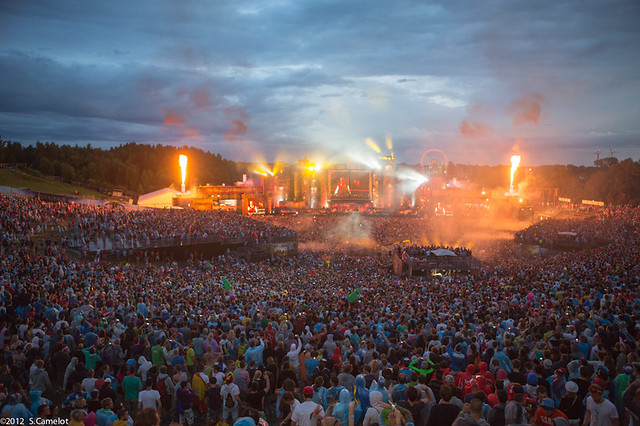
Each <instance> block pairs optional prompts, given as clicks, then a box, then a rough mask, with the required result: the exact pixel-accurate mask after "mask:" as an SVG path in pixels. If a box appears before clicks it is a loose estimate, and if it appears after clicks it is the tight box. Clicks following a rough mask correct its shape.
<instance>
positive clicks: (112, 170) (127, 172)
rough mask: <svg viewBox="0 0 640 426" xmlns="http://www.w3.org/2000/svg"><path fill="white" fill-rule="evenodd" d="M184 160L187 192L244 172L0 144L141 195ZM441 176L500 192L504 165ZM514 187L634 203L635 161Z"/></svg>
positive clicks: (222, 162) (194, 151) (2, 154)
mask: <svg viewBox="0 0 640 426" xmlns="http://www.w3.org/2000/svg"><path fill="white" fill-rule="evenodd" d="M180 154H185V155H187V156H188V158H189V162H188V165H187V169H188V172H187V182H186V185H187V187H189V186H191V185H204V184H211V185H221V184H227V185H230V184H233V183H234V182H237V181H240V180H241V179H242V174H243V173H246V171H247V169H246V167H247V165H246V163H245V164H243V163H239V162H235V161H232V160H228V159H225V158H222V157H221V156H220V155H219V154H212V153H210V152H206V151H203V150H201V149H198V148H193V147H173V146H163V145H145V144H137V143H133V142H132V143H127V144H122V145H120V146H117V147H114V148H111V149H109V150H104V149H100V148H94V147H92V146H91V145H88V146H77V145H76V146H70V145H58V144H56V143H53V142H47V143H41V142H38V143H36V144H35V145H23V144H21V143H19V142H11V141H4V140H1V139H0V163H5V164H7V163H8V164H15V163H18V164H24V165H25V166H26V167H28V168H30V169H32V170H34V171H35V172H36V173H40V174H42V175H43V176H56V177H59V178H62V179H66V180H71V181H74V182H81V183H85V184H88V185H98V186H107V187H111V188H120V189H123V190H126V191H130V192H134V193H138V194H144V193H147V192H151V191H154V190H157V189H160V188H163V187H167V186H171V185H173V186H174V187H175V186H176V185H179V183H180V182H178V177H179V176H180V169H179V165H178V156H179V155H180ZM447 172H448V173H447V174H448V176H449V177H450V179H453V178H455V179H456V180H457V181H458V182H460V183H461V184H463V185H467V186H471V187H474V188H478V189H480V188H484V189H487V190H493V189H498V188H504V187H505V186H506V185H505V176H507V177H508V176H509V166H481V165H463V164H453V163H450V164H449V167H448V170H447ZM515 183H516V184H517V185H518V186H519V188H520V190H522V191H525V192H531V193H533V192H535V191H537V190H540V189H544V188H558V195H559V196H561V197H567V198H571V199H573V200H582V199H589V200H599V201H604V202H606V203H610V204H631V205H639V204H640V161H634V160H633V159H631V158H627V159H624V160H621V161H619V160H618V159H616V158H615V157H607V158H603V159H600V160H598V161H595V162H594V164H593V166H588V167H587V166H574V165H549V166H539V167H533V168H520V169H519V170H518V171H517V173H516V178H515Z"/></svg>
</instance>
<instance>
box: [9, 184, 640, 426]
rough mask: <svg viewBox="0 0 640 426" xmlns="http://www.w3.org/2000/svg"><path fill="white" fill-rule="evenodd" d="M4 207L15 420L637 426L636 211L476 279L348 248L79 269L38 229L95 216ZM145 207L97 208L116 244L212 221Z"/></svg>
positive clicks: (12, 201)
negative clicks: (594, 242)
mask: <svg viewBox="0 0 640 426" xmlns="http://www.w3.org/2000/svg"><path fill="white" fill-rule="evenodd" d="M0 208H1V209H0V400H1V401H2V402H1V404H2V415H3V416H4V417H11V418H13V419H17V420H16V421H17V422H23V424H27V422H29V419H65V420H69V422H70V424H74V425H94V424H95V425H99V426H103V425H116V426H121V425H125V424H129V425H133V424H136V425H147V424H149V425H151V424H160V423H162V424H168V423H170V422H178V423H180V424H184V425H194V424H198V425H199V424H207V425H215V424H224V423H225V422H226V423H229V424H239V425H245V424H247V425H255V424H260V423H261V424H265V423H266V422H268V423H269V424H280V425H310V424H314V425H315V424H320V423H322V424H330V425H338V424H339V425H341V426H346V425H352V424H353V425H359V424H362V425H365V426H369V425H374V424H378V425H404V424H414V425H430V426H432V425H451V424H455V425H475V424H480V425H483V424H491V425H500V424H544V425H548V424H591V425H609V424H613V425H615V424H627V423H628V422H630V424H638V418H639V417H640V380H639V377H640V363H639V361H640V359H639V348H638V345H639V343H640V316H639V315H640V296H639V294H640V292H639V288H638V286H639V282H640V234H639V233H638V223H639V220H640V209H637V208H636V209H631V208H620V209H610V210H608V211H607V212H606V213H602V218H603V219H602V220H603V221H606V223H608V224H610V226H613V227H616V228H615V229H618V230H620V229H624V230H625V231H624V232H621V233H619V234H617V235H616V238H612V239H611V243H610V244H608V245H606V246H603V247H600V248H597V249H593V250H585V251H581V252H575V253H563V254H558V255H553V256H544V257H527V258H523V257H521V256H515V255H514V256H512V255H510V254H511V253H514V252H515V251H514V250H513V245H514V244H515V243H513V242H511V243H505V244H504V245H502V249H501V251H500V250H498V251H496V256H495V257H494V258H493V259H492V260H491V261H490V262H488V263H486V264H485V266H484V268H483V271H482V273H481V274H480V275H479V276H454V277H446V278H445V279H442V278H439V277H420V278H411V279H398V277H395V276H393V275H392V273H391V267H390V265H391V259H389V258H384V257H380V256H354V255H352V254H349V253H342V252H336V253H333V254H331V255H327V254H326V253H322V254H320V253H317V252H313V251H303V252H302V253H300V254H299V255H298V256H296V257H289V258H282V259H279V258H276V259H267V260H263V261H260V262H256V263H246V262H244V261H242V260H241V259H236V258H234V257H232V256H230V255H223V256H220V257H216V258H212V259H208V260H191V261H188V262H184V263H181V264H178V263H175V262H174V263H166V262H151V263H147V264H135V263H134V264H125V263H107V262H104V261H99V260H91V261H88V260H83V259H82V258H79V257H77V256H75V255H74V253H72V252H71V251H70V250H69V249H68V248H67V247H66V246H65V245H64V244H56V242H55V241H53V240H51V241H47V240H35V239H34V238H33V237H34V236H35V235H37V234H39V233H43V232H48V233H55V232H63V231H64V230H68V229H71V228H72V227H70V225H69V224H70V223H81V224H82V223H83V224H85V225H86V226H90V229H93V230H94V231H95V230H100V229H101V225H100V223H101V221H100V220H97V219H96V218H97V217H99V216H100V215H99V214H97V213H95V210H96V209H94V208H93V207H86V206H80V205H68V204H62V203H44V202H41V201H39V200H36V199H33V198H19V197H4V196H0ZM85 209H86V210H85ZM98 210H99V209H98ZM85 214H86V215H89V216H90V217H93V219H91V220H86V217H85ZM100 214H102V213H100ZM157 214H158V215H159V216H157V217H156V216H154V217H156V218H159V217H163V216H162V215H163V214H167V215H175V216H167V217H165V220H167V221H168V223H167V224H165V223H163V222H161V221H160V222H145V221H146V220H151V219H148V218H147V219H139V221H137V222H128V221H129V220H130V219H129V215H130V213H129V212H125V211H118V210H115V211H113V212H109V213H104V215H105V217H109V219H108V223H112V224H118V225H117V227H114V228H113V232H120V233H123V232H127V231H126V230H124V228H123V227H124V226H138V228H137V229H138V230H153V229H154V228H157V229H158V230H162V232H165V230H167V229H172V228H173V227H176V228H175V229H180V228H179V227H180V226H185V227H187V225H186V224H187V223H191V225H193V228H183V229H189V231H188V232H202V229H198V226H200V225H196V224H200V223H201V224H202V226H203V227H205V228H206V227H207V226H213V225H207V220H206V219H205V216H202V218H203V219H202V222H198V219H195V218H196V217H198V216H197V214H194V213H188V212H171V213H166V212H165V213H157ZM91 215H94V216H91ZM181 215H184V216H181ZM194 215H195V216H194ZM154 220H155V219H154ZM158 220H160V219H158ZM247 220H252V219H246V218H237V225H235V226H237V227H239V228H242V227H243V226H245V225H244V223H245V222H246V221H247ZM402 220H403V219H398V220H396V222H398V223H396V224H393V225H394V226H395V227H396V228H397V229H401V228H402V227H404V226H405V224H403V223H400V222H402ZM407 220H413V219H407ZM93 222H97V223H98V224H96V223H93ZM89 223H91V224H90V225H89ZM134 223H135V224H137V225H134ZM154 223H155V225H153V224H154ZM214 223H218V222H215V221H214ZM229 223H233V219H231V218H229ZM256 223H259V222H256ZM589 223H591V230H592V232H593V233H594V234H597V233H600V232H605V231H603V226H602V222H597V221H596V222H589ZM143 224H144V225H143ZM390 224H391V223H390ZM191 225H190V226H191ZM83 226H84V225H83ZM247 226H255V228H247V229H255V230H257V229H261V228H260V227H263V226H266V225H264V224H260V225H247ZM269 226H270V228H266V229H276V230H277V229H280V228H272V226H273V225H269ZM406 226H407V227H410V225H406ZM539 226H540V227H541V229H542V228H544V227H545V226H547V227H551V228H553V227H554V226H556V225H555V224H554V223H553V222H552V221H545V222H544V223H542V224H541V225H539ZM581 226H585V227H586V226H588V225H581ZM608 226H609V225H608ZM227 228H228V229H235V228H234V225H231V224H230V225H228V226H227ZM227 228H225V229H227ZM87 229H89V228H87ZM105 229H108V227H107V228H105ZM211 229H213V228H211ZM94 231H91V232H89V231H86V232H87V233H88V234H89V235H91V233H92V232H94ZM108 232H112V231H111V230H109V231H108ZM140 232H144V231H140ZM207 232H208V231H207ZM212 232H213V231H212ZM282 232H288V231H282ZM550 232H552V231H550ZM585 232H589V228H585ZM611 232H614V231H611ZM135 235H138V234H135ZM354 294H355V297H352V296H354ZM32 421H33V420H32ZM562 421H566V422H565V423H559V422H562ZM41 424H42V423H41ZM50 424H52V423H50Z"/></svg>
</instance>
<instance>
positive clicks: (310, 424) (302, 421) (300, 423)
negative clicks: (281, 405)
mask: <svg viewBox="0 0 640 426" xmlns="http://www.w3.org/2000/svg"><path fill="white" fill-rule="evenodd" d="M302 395H303V396H304V402H303V403H302V404H300V405H298V406H297V407H296V408H295V409H294V410H293V414H292V415H291V426H315V425H316V424H318V421H319V420H321V419H322V418H323V417H324V409H323V408H322V405H320V404H317V403H315V402H313V387H311V386H305V388H304V389H303V390H302Z"/></svg>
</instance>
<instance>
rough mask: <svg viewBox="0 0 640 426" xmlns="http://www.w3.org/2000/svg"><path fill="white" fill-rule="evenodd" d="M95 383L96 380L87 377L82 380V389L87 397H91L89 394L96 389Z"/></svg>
mask: <svg viewBox="0 0 640 426" xmlns="http://www.w3.org/2000/svg"><path fill="white" fill-rule="evenodd" d="M97 381H98V379H96V378H94V377H87V378H86V379H82V387H83V388H84V390H85V391H86V392H87V393H88V394H89V395H91V392H93V391H94V390H95V388H96V382H97Z"/></svg>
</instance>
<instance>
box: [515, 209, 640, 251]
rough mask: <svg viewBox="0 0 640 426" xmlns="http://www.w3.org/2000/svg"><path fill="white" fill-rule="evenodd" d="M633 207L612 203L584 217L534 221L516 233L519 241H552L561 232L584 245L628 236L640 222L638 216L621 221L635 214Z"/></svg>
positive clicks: (548, 243)
mask: <svg viewBox="0 0 640 426" xmlns="http://www.w3.org/2000/svg"><path fill="white" fill-rule="evenodd" d="M633 210H634V209H632V208H631V207H627V206H623V207H609V208H603V209H600V210H593V211H592V216H589V217H588V218H585V219H584V220H575V219H564V220H548V221H543V222H539V223H537V224H534V225H532V226H530V227H528V228H526V229H523V230H521V231H519V232H517V233H516V234H515V239H516V241H519V242H523V243H530V244H540V245H551V244H552V243H553V242H554V241H556V240H558V238H559V235H561V234H563V233H564V234H565V235H567V234H568V235H570V236H571V237H572V239H573V240H574V241H575V242H576V243H577V244H581V245H585V246H589V245H593V244H599V243H606V242H611V241H621V240H625V239H626V238H627V237H629V236H630V235H632V234H633V233H634V231H635V230H636V229H637V228H638V226H640V223H638V220H637V219H636V218H631V220H629V221H620V220H619V218H620V217H621V216H622V217H632V216H633Z"/></svg>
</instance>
